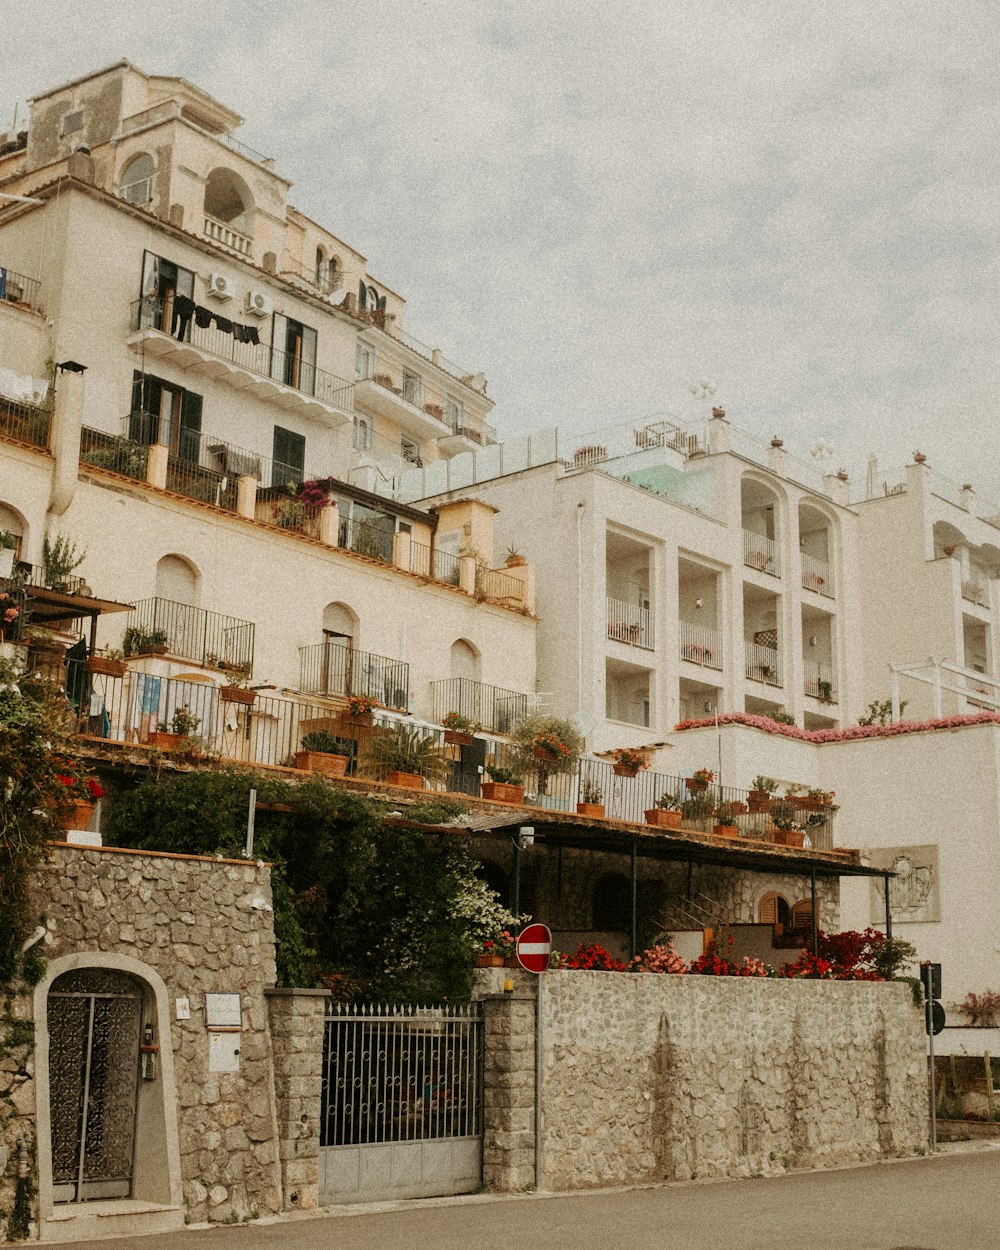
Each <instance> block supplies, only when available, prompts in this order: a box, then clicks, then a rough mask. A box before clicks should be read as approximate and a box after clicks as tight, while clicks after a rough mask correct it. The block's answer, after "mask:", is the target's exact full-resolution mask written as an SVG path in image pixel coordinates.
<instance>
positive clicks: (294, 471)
mask: <svg viewBox="0 0 1000 1250" xmlns="http://www.w3.org/2000/svg"><path fill="white" fill-rule="evenodd" d="M272 460H273V465H272V468H271V485H272V486H285V485H287V484H288V483H289V482H301V481H302V478H303V477H304V475H305V461H306V440H305V438H304V436H303V435H301V434H296V433H295V432H294V431H293V430H285V429H282V427H281V426H280V425H276V426H275V427H274V451H273V455H272Z"/></svg>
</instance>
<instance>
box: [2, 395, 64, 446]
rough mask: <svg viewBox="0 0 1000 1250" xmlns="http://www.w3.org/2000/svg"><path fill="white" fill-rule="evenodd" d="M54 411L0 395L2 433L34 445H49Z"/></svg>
mask: <svg viewBox="0 0 1000 1250" xmlns="http://www.w3.org/2000/svg"><path fill="white" fill-rule="evenodd" d="M51 421H52V413H51V412H50V411H49V409H47V408H42V407H40V406H39V405H37V404H26V403H23V402H22V401H20V400H16V399H4V397H3V396H2V395H0V435H2V436H3V437H5V438H13V439H16V440H17V441H18V442H19V443H29V444H30V445H31V446H32V447H45V448H47V447H48V445H49V425H50V423H51Z"/></svg>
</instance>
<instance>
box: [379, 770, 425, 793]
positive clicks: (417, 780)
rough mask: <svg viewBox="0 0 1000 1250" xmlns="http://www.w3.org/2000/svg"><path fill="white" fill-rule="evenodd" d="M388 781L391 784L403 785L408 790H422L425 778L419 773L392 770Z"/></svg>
mask: <svg viewBox="0 0 1000 1250" xmlns="http://www.w3.org/2000/svg"><path fill="white" fill-rule="evenodd" d="M386 781H387V782H388V783H389V785H390V786H402V787H403V788H404V789H406V790H422V789H423V788H424V779H423V777H421V775H420V774H419V773H401V772H395V771H393V772H391V773H390V774H389V775H388V777H386Z"/></svg>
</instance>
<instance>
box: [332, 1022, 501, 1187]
mask: <svg viewBox="0 0 1000 1250" xmlns="http://www.w3.org/2000/svg"><path fill="white" fill-rule="evenodd" d="M482 1068H483V1019H482V1005H481V1004H479V1003H473V1004H470V1005H468V1006H450V1007H382V1006H360V1005H357V1004H339V1003H335V1004H331V1006H330V1008H329V1011H328V1014H327V1019H326V1037H325V1044H324V1063H323V1105H322V1117H321V1120H322V1124H321V1130H320V1132H321V1136H320V1164H319V1197H320V1202H321V1203H334V1202H373V1201H380V1200H384V1199H389V1198H428V1197H432V1196H435V1195H439V1194H461V1193H469V1192H470V1191H472V1190H474V1189H477V1188H478V1187H479V1185H480V1183H481V1180H482V1160H483V1143H482V1124H483V1108H482V1086H483V1082H482Z"/></svg>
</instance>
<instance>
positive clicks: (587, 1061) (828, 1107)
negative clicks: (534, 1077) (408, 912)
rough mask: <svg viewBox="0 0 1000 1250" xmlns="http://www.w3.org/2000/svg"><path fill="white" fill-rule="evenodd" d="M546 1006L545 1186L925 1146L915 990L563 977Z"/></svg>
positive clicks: (802, 1162) (804, 1162) (785, 1164)
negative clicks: (912, 994)
mask: <svg viewBox="0 0 1000 1250" xmlns="http://www.w3.org/2000/svg"><path fill="white" fill-rule="evenodd" d="M542 1003H543V1006H542V1023H543V1036H544V1077H543V1080H544V1084H543V1091H544V1092H543V1114H542V1133H543V1183H544V1188H546V1189H553V1190H562V1189H581V1188H588V1187H594V1186H601V1185H618V1184H634V1183H654V1182H657V1181H665V1180H686V1179H691V1178H707V1177H719V1176H757V1175H766V1174H769V1173H775V1172H781V1171H783V1170H784V1169H786V1168H789V1167H830V1166H836V1165H840V1164H847V1163H860V1162H866V1161H870V1160H878V1159H885V1158H890V1157H896V1156H903V1155H911V1154H917V1153H922V1152H923V1151H924V1150H926V1148H927V1138H928V1125H927V1099H926V1060H925V1057H924V1056H925V1039H924V1034H923V1030H922V1027H921V1022H920V1019H919V1016H918V1013H917V1010H916V1009H915V1008H914V1005H913V1000H912V996H911V992H910V987H909V986H907V985H891V984H877V983H870V982H869V983H865V982H837V981H782V980H777V981H776V980H767V979H760V980H757V979H743V978H720V977H690V976H669V975H667V976H656V975H628V974H622V973H600V972H562V973H550V974H547V975H546V976H545V978H544V987H543V999H542ZM525 1027H527V1022H525Z"/></svg>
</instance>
